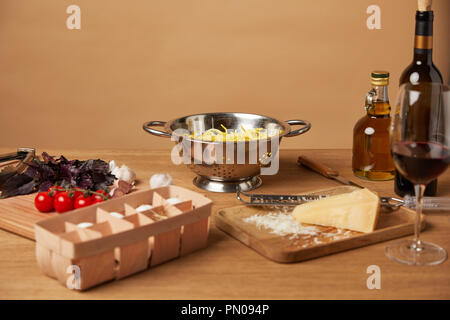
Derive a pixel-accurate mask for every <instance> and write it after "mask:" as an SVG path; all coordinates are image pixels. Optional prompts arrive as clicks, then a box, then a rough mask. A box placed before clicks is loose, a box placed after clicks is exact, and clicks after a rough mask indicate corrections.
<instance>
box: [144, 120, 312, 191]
mask: <svg viewBox="0 0 450 320" xmlns="http://www.w3.org/2000/svg"><path fill="white" fill-rule="evenodd" d="M292 125H301V126H302V127H301V128H299V129H297V130H292V128H291V126H292ZM157 126H160V127H164V131H160V130H156V129H154V128H153V127H157ZM222 126H224V127H226V128H227V129H232V130H234V129H236V130H239V129H240V128H241V127H244V128H245V129H256V128H263V129H266V130H268V132H270V131H272V130H276V132H280V130H281V133H280V134H279V135H278V138H277V139H276V144H277V146H275V144H274V150H272V144H273V143H274V141H275V140H273V139H262V140H258V141H231V142H227V143H222V142H218V141H204V140H197V139H193V138H190V137H189V136H186V134H187V135H189V134H191V133H193V132H196V133H198V132H205V131H207V130H208V129H211V128H216V129H219V130H221V131H223V127H222ZM310 128H311V124H310V123H309V122H307V121H304V120H288V121H280V120H276V119H274V118H270V117H267V116H262V115H257V114H250V113H234V112H223V113H204V114H194V115H189V116H185V117H181V118H177V119H174V120H171V121H168V122H164V121H149V122H146V123H144V125H143V129H144V130H145V131H147V132H148V133H151V134H153V135H155V136H158V137H166V138H172V140H173V141H175V143H176V144H177V145H178V151H179V153H178V155H179V156H180V157H182V158H183V162H184V163H186V164H187V166H188V167H189V168H190V169H191V170H192V171H194V172H195V173H196V174H197V176H196V177H195V178H194V184H195V185H196V186H198V187H200V188H203V189H206V190H209V191H214V192H236V188H239V189H240V190H242V191H248V190H253V189H255V188H257V187H259V186H260V185H261V183H262V181H261V178H260V177H259V175H260V174H261V168H269V167H270V165H271V160H272V159H273V158H274V157H275V156H276V155H277V153H278V144H279V143H280V142H281V138H282V137H294V136H298V135H300V134H303V133H305V132H307V131H308V130H309V129H310ZM175 153H176V152H175ZM205 155H207V156H205Z"/></svg>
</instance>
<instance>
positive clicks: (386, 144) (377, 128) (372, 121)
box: [352, 71, 395, 180]
mask: <svg viewBox="0 0 450 320" xmlns="http://www.w3.org/2000/svg"><path fill="white" fill-rule="evenodd" d="M370 83H371V84H372V89H371V90H370V91H369V92H368V93H367V95H366V102H365V109H366V112H367V114H366V115H365V116H364V117H362V118H361V119H359V121H358V122H357V123H356V125H355V127H354V128H353V158H352V167H353V173H354V174H355V176H357V177H359V178H363V179H367V180H391V179H393V178H394V176H395V168H394V162H393V161H392V157H391V148H390V141H389V126H390V123H391V117H390V113H391V106H390V104H389V98H388V84H389V72H386V71H374V72H372V74H371V81H370Z"/></svg>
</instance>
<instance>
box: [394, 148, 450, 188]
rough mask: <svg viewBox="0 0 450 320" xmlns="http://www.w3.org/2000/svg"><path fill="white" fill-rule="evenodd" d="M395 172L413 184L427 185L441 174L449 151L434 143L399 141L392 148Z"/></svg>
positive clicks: (445, 166) (449, 158) (449, 157)
mask: <svg viewBox="0 0 450 320" xmlns="http://www.w3.org/2000/svg"><path fill="white" fill-rule="evenodd" d="M392 156H393V160H394V163H395V165H396V167H397V170H399V171H400V173H401V174H402V175H403V176H405V177H406V178H407V179H408V180H410V181H411V182H413V183H414V184H422V185H424V184H428V183H429V182H431V181H432V180H434V179H436V178H437V177H438V176H439V175H440V174H442V173H443V172H444V171H445V170H446V169H447V167H448V165H449V162H450V150H449V148H447V147H446V146H443V145H441V144H439V143H434V142H414V141H401V142H396V143H395V144H394V145H393V146H392Z"/></svg>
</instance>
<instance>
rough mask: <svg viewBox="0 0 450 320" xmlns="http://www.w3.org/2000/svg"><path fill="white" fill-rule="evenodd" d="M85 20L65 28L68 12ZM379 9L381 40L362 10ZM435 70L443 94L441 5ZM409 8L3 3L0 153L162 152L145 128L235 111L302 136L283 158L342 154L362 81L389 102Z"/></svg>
mask: <svg viewBox="0 0 450 320" xmlns="http://www.w3.org/2000/svg"><path fill="white" fill-rule="evenodd" d="M70 4H77V5H79V6H80V7H81V10H82V29H81V30H68V29H67V28H66V25H65V22H66V18H67V16H68V14H66V8H67V6H68V5H70ZM371 4H378V5H379V6H380V7H381V25H382V30H368V29H367V27H366V19H367V17H368V14H366V8H367V7H368V6H369V5H371ZM433 7H434V10H435V38H434V46H435V51H434V61H435V63H436V65H437V66H438V67H439V69H440V70H441V72H442V73H443V76H444V79H445V82H447V83H448V82H449V77H450V75H449V69H450V61H449V58H448V57H449V55H450V37H449V30H450V1H448V0H440V1H439V0H435V1H434V3H433ZM415 9H416V1H415V0H396V1H388V0H341V1H337V0H320V1H306V0H264V1H262V0H150V1H149V0H140V1H138V0H135V1H131V2H128V1H125V0H121V1H119V0H108V1H106V0H96V1H88V0H84V1H80V0H70V1H65V0H58V1H54V0H32V1H23V0H22V1H19V0H0V111H1V113H0V137H1V138H0V147H12V148H14V147H16V146H34V147H37V148H39V149H41V151H42V149H45V148H102V149H104V148H111V149H113V148H119V147H120V148H161V147H167V148H169V147H171V146H172V145H171V143H170V142H169V141H168V140H166V139H162V138H157V137H152V136H150V135H148V134H146V133H145V132H144V131H142V129H141V125H142V123H143V122H144V121H147V120H169V119H172V118H176V117H179V116H183V115H187V114H190V113H196V112H211V111H245V112H254V113H262V114H267V115H270V116H273V117H276V118H279V119H282V120H288V119H305V120H309V121H311V122H312V124H313V129H312V130H311V131H310V132H309V133H308V134H306V135H304V136H301V137H296V138H290V139H286V140H285V141H284V142H283V144H282V146H284V147H288V148H337V147H338V148H341V147H351V143H352V128H353V125H354V123H355V122H356V121H357V119H358V118H359V117H361V116H362V115H363V112H364V111H363V100H364V95H365V93H366V91H367V90H368V89H369V73H370V71H371V70H373V69H380V68H381V69H387V70H389V71H390V72H391V79H392V84H391V86H390V98H391V101H393V100H394V99H395V94H396V91H397V84H398V78H399V76H400V72H401V71H402V70H403V69H404V68H405V67H406V65H407V64H409V62H410V61H411V59H412V47H413V34H414V14H415Z"/></svg>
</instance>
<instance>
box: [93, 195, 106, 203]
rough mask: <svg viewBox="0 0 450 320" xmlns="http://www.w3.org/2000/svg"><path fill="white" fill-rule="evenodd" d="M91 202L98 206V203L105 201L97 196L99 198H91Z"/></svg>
mask: <svg viewBox="0 0 450 320" xmlns="http://www.w3.org/2000/svg"><path fill="white" fill-rule="evenodd" d="M91 201H92V204H96V203H99V202H103V201H105V200H103V198H102V197H99V198H98V196H97V198H95V197H94V196H91Z"/></svg>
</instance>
